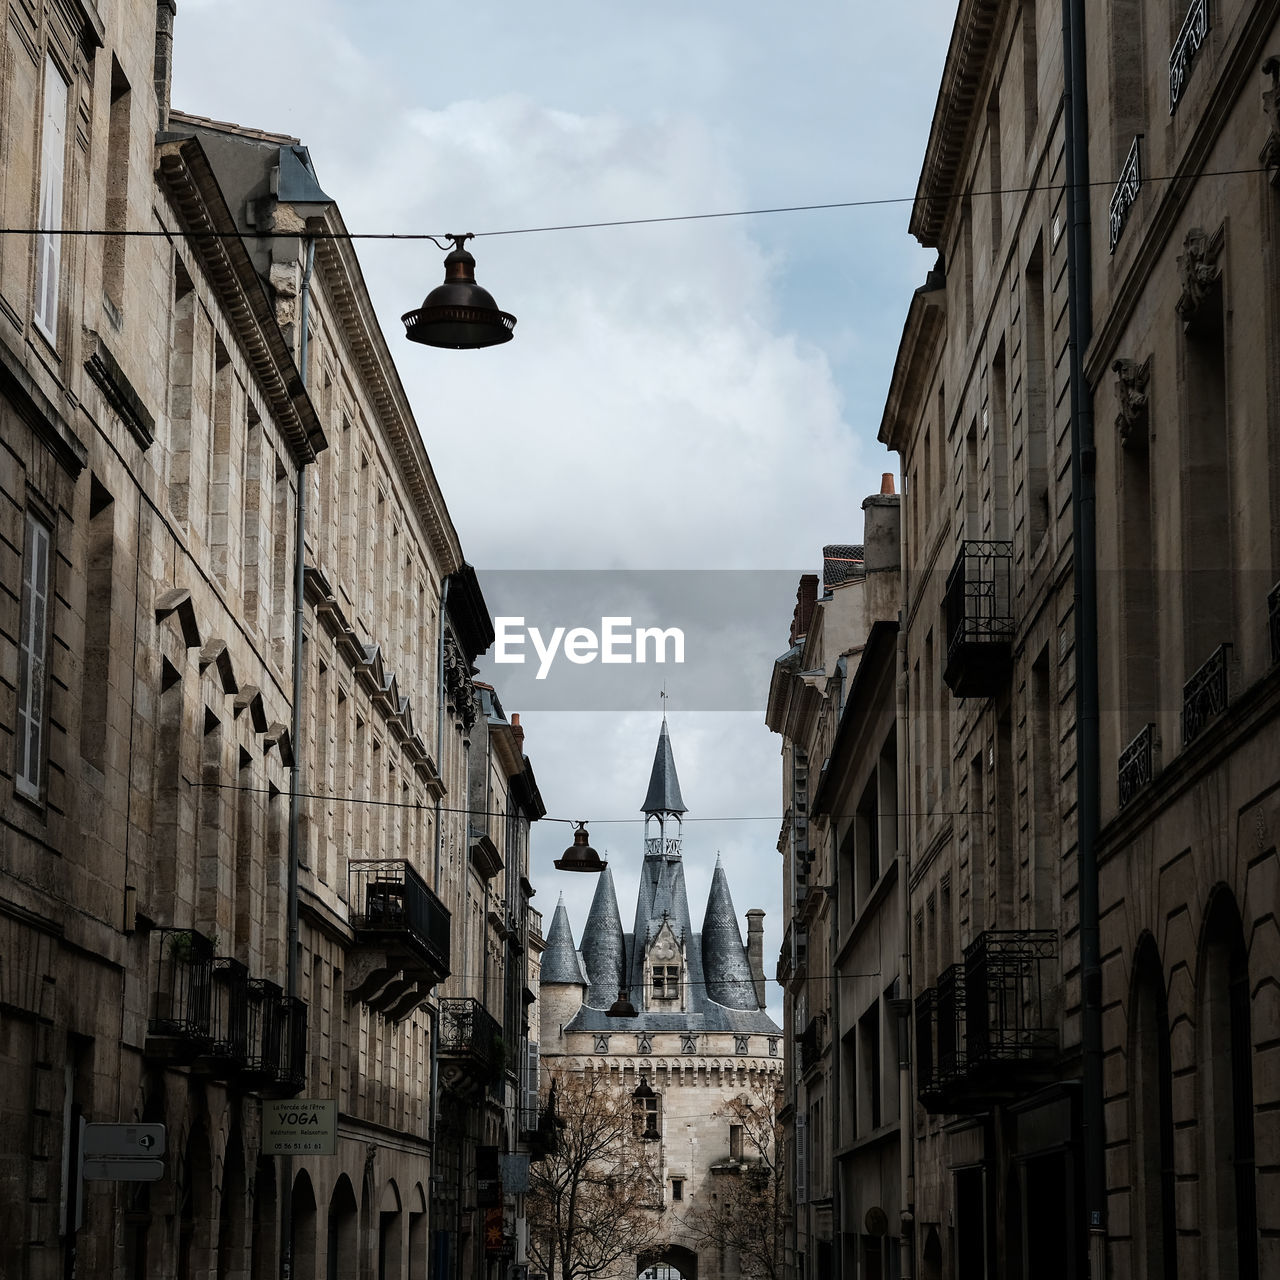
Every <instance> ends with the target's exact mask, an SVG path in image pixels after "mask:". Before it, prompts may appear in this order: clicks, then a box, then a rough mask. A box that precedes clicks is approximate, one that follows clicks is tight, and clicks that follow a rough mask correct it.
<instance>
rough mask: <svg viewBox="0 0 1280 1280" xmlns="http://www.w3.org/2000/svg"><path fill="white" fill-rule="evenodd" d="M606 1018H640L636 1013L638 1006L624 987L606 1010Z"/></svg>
mask: <svg viewBox="0 0 1280 1280" xmlns="http://www.w3.org/2000/svg"><path fill="white" fill-rule="evenodd" d="M604 1016H605V1017H606V1018H638V1017H639V1016H640V1015H639V1014H638V1013H636V1007H635V1005H633V1004H632V1003H631V997H630V996H629V995H627V989H626V988H625V987H622V988H620V989H619V991H618V998H617V999H616V1000H615V1001H614V1002H613V1003H612V1004H611V1005H610V1006H609V1007H608V1008H607V1009H606V1010H605V1011H604Z"/></svg>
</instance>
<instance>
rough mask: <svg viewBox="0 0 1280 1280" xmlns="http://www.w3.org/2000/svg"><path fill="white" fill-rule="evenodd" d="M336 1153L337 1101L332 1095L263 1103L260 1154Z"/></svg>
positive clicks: (329, 1154) (311, 1154)
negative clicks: (330, 1096) (329, 1096)
mask: <svg viewBox="0 0 1280 1280" xmlns="http://www.w3.org/2000/svg"><path fill="white" fill-rule="evenodd" d="M337 1152H338V1104H337V1103H336V1102H334V1101H333V1099H332V1098H286V1099H284V1100H273V1101H268V1102H264V1103H263V1104H262V1154H263V1155H266V1156H332V1155H336V1154H337Z"/></svg>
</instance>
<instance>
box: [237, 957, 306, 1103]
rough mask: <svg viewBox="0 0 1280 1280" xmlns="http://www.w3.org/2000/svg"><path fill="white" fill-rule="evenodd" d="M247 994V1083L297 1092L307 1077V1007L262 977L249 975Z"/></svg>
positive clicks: (284, 1091) (264, 1088)
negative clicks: (250, 976)
mask: <svg viewBox="0 0 1280 1280" xmlns="http://www.w3.org/2000/svg"><path fill="white" fill-rule="evenodd" d="M247 996H248V1001H247V1002H248V1011H249V1017H248V1053H247V1055H246V1064H245V1067H246V1080H247V1082H248V1083H250V1084H251V1085H252V1086H253V1087H256V1088H260V1089H262V1090H263V1091H264V1092H276V1093H282V1094H289V1093H297V1092H298V1090H299V1089H301V1088H302V1086H303V1085H304V1084H305V1083H306V1078H307V1075H306V1062H307V1006H306V1005H305V1004H304V1003H303V1002H302V1001H301V1000H299V999H297V998H296V997H290V996H286V995H285V994H284V992H283V991H282V990H281V989H280V987H279V986H277V985H276V984H275V983H274V982H269V981H267V980H266V979H265V978H251V979H250V980H249V982H248V984H247Z"/></svg>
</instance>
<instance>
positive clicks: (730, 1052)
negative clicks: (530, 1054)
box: [538, 719, 783, 1280]
mask: <svg viewBox="0 0 1280 1280" xmlns="http://www.w3.org/2000/svg"><path fill="white" fill-rule="evenodd" d="M643 812H644V815H645V843H644V859H643V862H642V864H641V870H640V887H639V892H638V895H637V900H636V910H635V918H634V924H633V926H632V929H631V932H630V933H624V932H623V929H622V918H621V915H620V914H619V911H618V901H617V896H616V894H615V891H614V885H613V874H612V872H611V871H610V870H608V869H607V868H606V869H605V870H604V871H602V872H601V873H600V878H599V880H598V881H597V884H596V890H595V895H594V897H593V899H592V903H591V909H590V912H589V913H588V916H587V920H586V923H585V926H584V928H583V931H582V935H581V937H582V944H581V947H575V945H574V939H573V930H572V925H571V924H570V921H569V913H568V911H567V910H566V909H565V906H564V903H563V902H561V903H560V904H559V905H558V906H557V907H556V911H555V915H554V916H553V918H552V922H551V928H550V930H549V931H548V933H547V937H546V951H545V953H544V954H543V956H542V966H541V984H542V985H541V1003H540V1009H539V1016H540V1019H541V1034H540V1038H539V1042H538V1049H539V1053H540V1055H541V1059H542V1061H543V1062H544V1063H545V1064H546V1065H547V1067H548V1068H549V1069H551V1070H553V1071H554V1070H571V1071H603V1072H607V1073H609V1075H610V1077H611V1078H613V1079H615V1080H616V1081H617V1086H618V1088H619V1089H621V1090H626V1091H627V1092H632V1091H633V1090H635V1089H636V1088H638V1087H639V1085H640V1082H641V1080H642V1079H644V1080H646V1081H647V1082H648V1084H649V1086H650V1087H651V1088H652V1089H653V1091H654V1092H655V1094H656V1095H657V1096H656V1099H654V1100H653V1110H652V1118H653V1121H654V1124H655V1125H656V1128H657V1131H658V1134H659V1135H660V1141H659V1142H658V1143H657V1144H656V1148H655V1149H656V1155H654V1156H653V1157H651V1158H653V1159H654V1160H655V1162H656V1166H657V1167H658V1168H659V1169H660V1178H661V1184H662V1185H661V1188H660V1197H661V1199H660V1204H661V1208H662V1210H663V1212H664V1216H663V1220H662V1237H663V1240H664V1242H665V1247H664V1249H663V1250H662V1252H661V1253H660V1254H658V1255H656V1256H649V1257H645V1258H637V1259H635V1260H634V1262H633V1264H631V1265H630V1266H629V1267H628V1268H624V1269H623V1270H622V1271H620V1272H619V1273H618V1274H619V1276H622V1275H624V1274H625V1276H626V1277H627V1280H630V1278H631V1277H633V1276H635V1275H637V1274H639V1272H640V1270H641V1269H642V1268H644V1267H648V1266H651V1265H656V1264H660V1263H664V1264H666V1265H668V1266H670V1267H671V1268H673V1271H674V1272H678V1274H679V1276H680V1277H682V1280H732V1277H734V1276H736V1275H737V1268H736V1263H735V1259H734V1258H733V1257H732V1256H725V1255H724V1254H723V1253H722V1251H720V1250H714V1249H712V1250H708V1249H707V1248H705V1247H703V1248H700V1247H699V1243H698V1240H697V1238H696V1236H695V1235H693V1234H692V1233H691V1232H690V1231H689V1230H688V1228H687V1226H686V1225H685V1223H686V1221H687V1219H688V1217H689V1215H690V1214H692V1213H696V1212H697V1210H698V1208H699V1206H700V1204H701V1203H702V1202H703V1200H704V1199H705V1198H706V1197H708V1196H709V1195H711V1194H713V1193H714V1190H715V1180H716V1178H717V1177H723V1176H733V1175H734V1174H735V1173H736V1172H737V1171H738V1169H739V1167H740V1166H741V1164H742V1160H743V1156H744V1152H743V1151H742V1150H741V1149H740V1143H741V1136H740V1135H735V1134H734V1133H733V1132H732V1126H731V1124H730V1121H729V1119H727V1118H726V1117H725V1116H724V1115H722V1114H718V1112H720V1111H721V1108H722V1107H723V1106H724V1104H725V1103H726V1102H728V1101H729V1100H730V1099H732V1098H735V1097H737V1096H738V1095H740V1094H743V1093H746V1092H747V1091H748V1090H749V1089H750V1088H752V1086H753V1085H754V1084H756V1083H758V1082H761V1081H763V1082H766V1083H767V1082H771V1081H773V1080H775V1079H776V1080H778V1081H779V1082H780V1081H781V1074H782V1054H783V1046H782V1031H781V1029H780V1028H779V1027H778V1026H777V1024H776V1023H775V1022H774V1021H773V1019H772V1018H770V1016H769V1014H768V1013H767V1012H766V1011H765V978H764V968H763V953H762V948H763V936H764V912H763V911H760V910H752V911H748V912H747V921H748V926H747V944H746V945H745V946H744V945H743V942H742V933H741V930H740V928H739V925H738V919H737V916H736V914H735V912H734V907H733V900H732V898H731V896H730V892H729V880H728V876H727V874H726V873H725V870H724V868H723V866H721V865H720V863H719V861H718V860H717V863H716V868H715V872H714V874H713V876H712V880H711V890H710V893H709V895H708V898H707V907H706V912H705V914H704V916H703V922H702V929H701V931H700V932H695V931H694V929H693V925H692V919H691V917H690V914H689V901H688V895H687V892H686V889H685V876H684V853H683V837H682V822H683V818H684V814H685V813H686V812H687V810H686V808H685V804H684V800H683V797H682V796H681V792H680V783H679V779H678V777H677V775H676V766H675V757H674V755H673V753H672V748H671V738H670V735H669V732H668V729H667V723H666V720H665V719H664V720H663V723H662V728H661V731H660V733H659V736H658V746H657V751H656V754H655V756H654V762H653V771H652V775H651V777H650V780H649V788H648V791H647V792H646V795H645V800H644V806H643ZM628 994H629V997H630V999H631V1000H632V1001H633V1002H634V1007H635V1009H636V1011H637V1012H636V1015H635V1016H634V1017H617V1016H611V1014H610V1013H609V1010H610V1009H611V1007H612V1006H613V1005H614V1003H615V1001H617V1000H618V999H619V997H620V996H627V995H628ZM735 1144H739V1145H735Z"/></svg>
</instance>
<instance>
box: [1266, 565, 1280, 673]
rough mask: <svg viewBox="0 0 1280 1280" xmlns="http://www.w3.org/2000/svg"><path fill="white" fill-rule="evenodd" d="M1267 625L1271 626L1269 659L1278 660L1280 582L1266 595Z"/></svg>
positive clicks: (1279, 642) (1279, 645) (1279, 648)
mask: <svg viewBox="0 0 1280 1280" xmlns="http://www.w3.org/2000/svg"><path fill="white" fill-rule="evenodd" d="M1267 625H1268V626H1269V627H1270V628H1271V661H1272V663H1276V662H1280V582H1277V583H1276V585H1275V586H1274V587H1272V588H1271V593H1270V594H1269V595H1268V596H1267Z"/></svg>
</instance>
